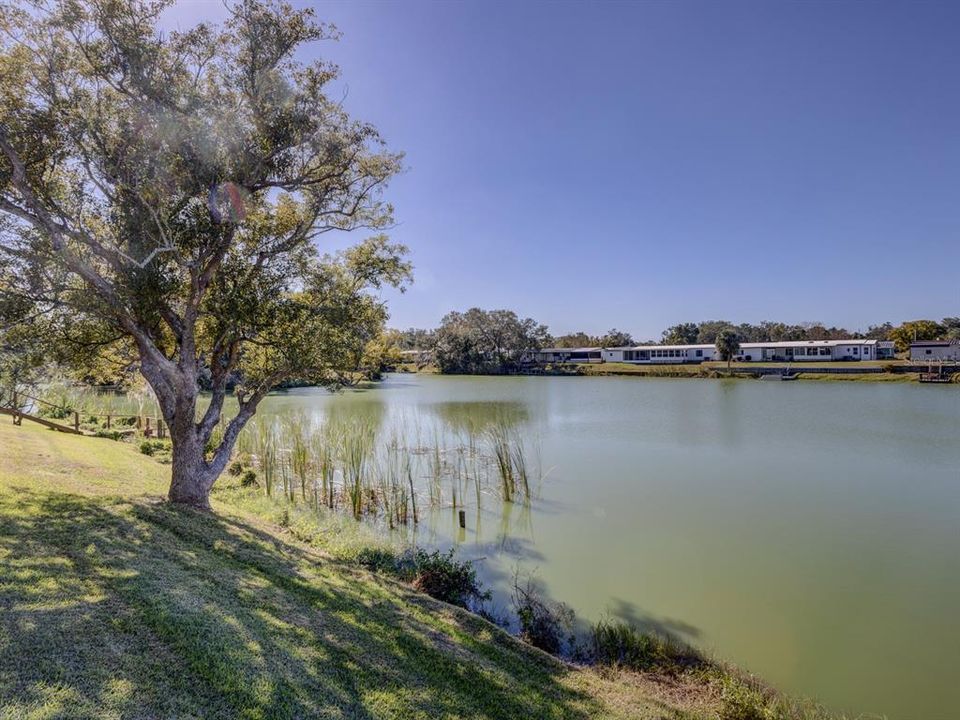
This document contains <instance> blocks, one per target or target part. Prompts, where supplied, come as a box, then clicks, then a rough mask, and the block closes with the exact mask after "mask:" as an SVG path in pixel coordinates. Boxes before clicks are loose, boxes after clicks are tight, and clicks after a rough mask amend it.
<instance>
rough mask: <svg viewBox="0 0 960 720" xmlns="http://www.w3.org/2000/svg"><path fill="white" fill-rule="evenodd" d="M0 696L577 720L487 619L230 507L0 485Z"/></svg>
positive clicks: (106, 705) (206, 710)
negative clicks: (223, 511) (378, 576)
mask: <svg viewBox="0 0 960 720" xmlns="http://www.w3.org/2000/svg"><path fill="white" fill-rule="evenodd" d="M0 614H2V617H0V705H2V706H4V707H6V708H8V709H10V710H12V712H13V715H14V716H19V715H28V714H30V713H32V712H37V713H39V712H40V711H41V710H42V711H43V712H45V713H46V716H52V717H57V716H59V717H73V718H81V717H91V718H92V717H97V718H101V717H173V716H176V717H204V718H218V717H222V718H236V717H241V718H271V719H272V718H309V717H324V718H326V717H329V718H358V719H364V718H378V719H379V718H391V717H475V718H590V717H595V716H596V715H597V714H599V713H600V712H601V711H602V708H600V707H598V705H597V703H596V702H595V701H594V700H593V699H592V698H591V697H590V696H588V695H586V694H584V693H582V692H580V691H578V690H576V689H574V688H572V687H571V686H569V685H567V684H565V683H564V682H563V680H564V676H565V674H566V673H567V672H568V669H567V668H566V667H565V666H563V665H561V664H560V663H557V662H554V661H552V660H550V659H548V658H545V657H544V656H542V655H541V654H539V653H537V652H536V651H533V650H531V649H529V648H526V647H524V646H522V645H520V644H519V643H517V642H515V641H514V640H512V639H511V638H508V637H506V636H504V635H502V634H501V633H498V632H496V631H495V630H494V629H493V628H492V626H489V625H488V624H486V623H485V622H484V621H482V620H480V619H478V618H475V617H473V616H469V615H466V614H464V613H460V612H459V611H457V610H454V609H452V608H449V607H448V606H444V605H442V604H439V603H435V602H434V601H432V600H430V599H428V598H423V597H416V596H413V597H411V596H410V595H409V594H408V593H407V591H405V590H403V589H401V588H399V586H394V585H392V584H390V583H384V582H379V581H374V580H371V579H370V577H369V576H368V575H367V574H366V573H364V572H362V571H359V570H355V569H352V568H347V567H344V566H341V565H338V564H335V563H330V562H327V561H324V560H322V559H320V558H319V557H318V556H316V555H314V554H312V553H310V552H309V551H306V550H304V549H302V548H300V547H297V546H294V545H289V544H286V543H284V542H282V541H280V540H278V539H277V538H276V537H275V536H273V535H270V534H269V533H266V532H264V531H262V530H260V529H258V528H256V527H253V526H251V525H248V524H246V523H244V522H242V521H240V520H237V519H232V518H223V517H218V516H215V515H208V514H198V513H194V512H191V511H186V510H178V509H176V508H173V507H171V506H169V505H167V504H165V503H159V502H158V503H155V504H151V503H149V502H142V501H136V502H129V501H124V500H120V499H111V498H87V497H80V496H75V495H67V494H39V493H32V492H30V491H27V490H20V491H18V492H17V493H16V494H3V495H0Z"/></svg>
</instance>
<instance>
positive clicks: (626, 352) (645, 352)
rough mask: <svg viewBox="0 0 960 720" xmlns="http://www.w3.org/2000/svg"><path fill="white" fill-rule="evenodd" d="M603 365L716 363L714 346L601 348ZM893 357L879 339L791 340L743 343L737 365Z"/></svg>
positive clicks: (891, 350)
mask: <svg viewBox="0 0 960 720" xmlns="http://www.w3.org/2000/svg"><path fill="white" fill-rule="evenodd" d="M602 357H603V361H604V362H625V363H635V364H657V363H663V364H671V363H672V364H678V363H699V362H708V361H711V360H719V359H720V356H719V354H718V353H717V349H716V347H715V346H713V345H705V344H701V345H637V346H635V347H617V348H603V353H602ZM892 357H893V343H892V342H887V341H880V340H863V339H848V340H791V341H785V342H758V343H742V344H741V345H740V351H739V352H738V353H737V354H736V355H735V356H734V360H737V361H738V362H806V361H821V362H829V361H834V360H879V359H884V358H892Z"/></svg>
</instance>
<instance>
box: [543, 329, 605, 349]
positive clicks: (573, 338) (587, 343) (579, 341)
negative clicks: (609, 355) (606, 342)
mask: <svg viewBox="0 0 960 720" xmlns="http://www.w3.org/2000/svg"><path fill="white" fill-rule="evenodd" d="M549 342H550V344H551V345H552V346H553V347H558V348H578V347H594V346H597V345H599V344H600V338H598V337H595V336H593V335H588V334H587V333H585V332H583V331H580V332H575V333H568V334H567V335H560V336H559V337H555V338H552V339H551V340H550V341H549Z"/></svg>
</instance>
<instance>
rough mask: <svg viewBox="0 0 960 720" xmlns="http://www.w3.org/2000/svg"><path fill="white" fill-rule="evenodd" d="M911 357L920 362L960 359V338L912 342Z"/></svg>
mask: <svg viewBox="0 0 960 720" xmlns="http://www.w3.org/2000/svg"><path fill="white" fill-rule="evenodd" d="M910 359H911V360H914V361H919V362H939V361H943V360H947V361H951V360H952V361H958V360H960V340H926V341H923V342H915V343H910Z"/></svg>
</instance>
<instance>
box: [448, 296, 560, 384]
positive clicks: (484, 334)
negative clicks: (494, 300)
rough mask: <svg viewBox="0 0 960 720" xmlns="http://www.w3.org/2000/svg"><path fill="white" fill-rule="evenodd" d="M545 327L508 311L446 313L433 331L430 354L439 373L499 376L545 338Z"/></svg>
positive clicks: (541, 345) (541, 343) (478, 309)
mask: <svg viewBox="0 0 960 720" xmlns="http://www.w3.org/2000/svg"><path fill="white" fill-rule="evenodd" d="M549 337H550V335H549V333H548V332H547V328H546V326H545V325H541V324H540V323H538V322H536V321H535V320H533V319H531V318H525V319H522V320H521V319H520V318H518V317H517V314H516V313H515V312H513V311H512V310H481V309H480V308H471V309H469V310H467V311H466V312H464V313H460V312H451V313H448V314H447V315H446V316H445V317H444V318H443V321H442V322H441V323H440V327H439V328H438V329H437V331H436V343H435V346H434V353H435V355H436V361H437V366H438V367H439V368H440V371H441V372H443V373H501V372H506V371H508V370H510V369H512V368H514V367H516V366H517V365H519V363H520V361H521V360H522V359H523V357H524V355H526V354H527V353H530V352H532V351H534V350H539V349H540V348H542V347H543V346H544V344H545V343H546V342H547V340H548V339H549Z"/></svg>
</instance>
